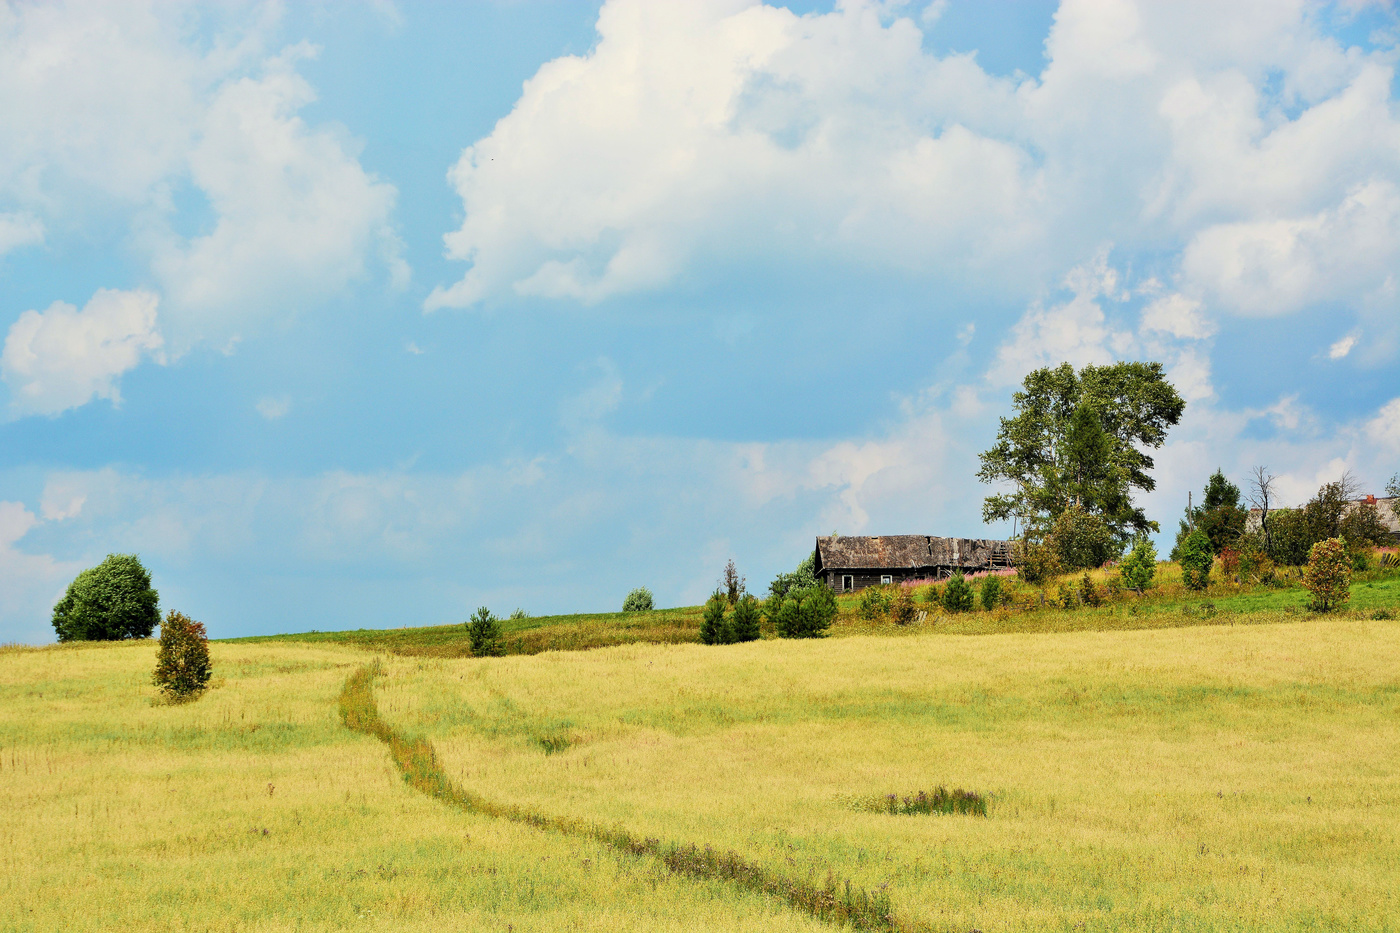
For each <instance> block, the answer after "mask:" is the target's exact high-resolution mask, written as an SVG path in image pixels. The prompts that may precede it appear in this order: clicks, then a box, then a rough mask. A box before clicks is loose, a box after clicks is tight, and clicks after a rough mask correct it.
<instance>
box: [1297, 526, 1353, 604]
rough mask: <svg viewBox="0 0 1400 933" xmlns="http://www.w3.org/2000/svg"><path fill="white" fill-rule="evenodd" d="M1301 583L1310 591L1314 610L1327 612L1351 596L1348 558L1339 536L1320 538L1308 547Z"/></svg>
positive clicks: (1349, 560)
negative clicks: (1320, 539) (1306, 562)
mask: <svg viewBox="0 0 1400 933" xmlns="http://www.w3.org/2000/svg"><path fill="white" fill-rule="evenodd" d="M1303 585H1304V586H1306V587H1307V588H1308V591H1309V592H1310V593H1312V596H1313V598H1312V604H1311V605H1310V607H1309V608H1311V609H1312V610H1313V611H1314V612H1330V611H1332V610H1333V609H1336V608H1338V607H1339V606H1341V605H1342V604H1343V603H1345V602H1346V601H1347V600H1348V599H1350V598H1351V559H1350V557H1348V555H1347V546H1346V542H1344V541H1343V540H1342V539H1341V538H1328V539H1327V540H1325V541H1319V542H1317V543H1316V544H1314V545H1313V546H1312V547H1311V548H1310V549H1309V550H1308V566H1307V569H1305V570H1304V571H1303Z"/></svg>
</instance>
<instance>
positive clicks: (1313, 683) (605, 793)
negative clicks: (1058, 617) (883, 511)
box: [380, 618, 1400, 930]
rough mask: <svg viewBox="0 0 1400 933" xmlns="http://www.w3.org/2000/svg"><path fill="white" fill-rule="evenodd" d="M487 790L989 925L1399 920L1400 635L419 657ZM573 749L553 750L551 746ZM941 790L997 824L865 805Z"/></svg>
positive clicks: (472, 776) (418, 683) (419, 680)
mask: <svg viewBox="0 0 1400 933" xmlns="http://www.w3.org/2000/svg"><path fill="white" fill-rule="evenodd" d="M380 704H381V707H382V709H383V710H384V714H385V716H386V717H387V718H388V719H390V720H391V721H393V722H395V723H397V724H398V727H399V728H403V729H408V730H418V731H420V732H421V733H423V734H425V735H427V736H429V737H431V738H432V740H433V741H434V743H435V745H436V747H437V753H438V756H439V759H440V761H441V762H442V764H443V765H444V767H445V768H446V770H447V772H448V774H449V775H450V777H451V778H452V779H453V780H454V781H456V782H457V783H459V784H460V785H461V786H463V787H465V788H468V789H471V790H481V791H483V792H489V793H490V794H491V795H492V796H493V798H495V799H499V800H501V801H502V802H505V803H507V804H514V805H519V806H522V807H526V808H529V809H531V810H535V811H539V812H542V813H547V814H555V815H570V816H574V817H577V818H580V819H585V820H589V821H593V822H596V823H599V824H602V825H618V826H622V827H624V828H626V829H627V830H628V831H629V832H631V833H633V834H634V835H635V834H640V835H654V836H657V837H661V838H672V839H684V840H689V841H691V842H694V843H696V844H700V845H710V846H713V847H715V848H717V849H720V848H730V847H732V848H734V849H736V850H737V851H738V853H739V855H740V856H742V857H743V858H745V859H747V860H749V861H751V862H753V863H754V864H757V865H760V866H763V867H765V868H767V869H769V870H772V871H781V872H784V873H787V874H789V875H792V876H794V877H799V878H802V877H809V878H815V879H821V878H825V877H827V875H828V874H829V873H830V874H831V875H833V876H834V877H836V878H838V879H845V878H849V879H850V880H851V882H852V883H853V884H854V885H857V886H859V887H863V888H867V889H871V890H880V889H881V888H882V886H888V887H887V888H885V890H888V892H889V894H890V897H891V899H892V902H893V906H894V909H895V911H896V913H897V914H899V915H901V916H905V917H908V918H909V920H910V922H911V923H921V924H927V925H929V926H933V927H936V928H951V929H970V928H974V927H975V928H979V929H983V930H990V929H998V930H1041V929H1101V930H1158V929H1162V930H1166V929H1171V930H1183V929H1186V930H1190V929H1223V928H1229V929H1241V930H1297V929H1310V928H1318V929H1349V930H1384V929H1393V926H1394V920H1395V917H1397V916H1400V895H1397V891H1400V858H1398V857H1397V856H1400V829H1397V827H1400V769H1397V767H1396V765H1395V762H1397V761H1400V625H1397V624H1396V623H1393V622H1375V621H1366V620H1346V619H1336V618H1331V619H1317V620H1309V621H1304V622H1295V623H1292V624H1286V625H1277V624H1249V625H1241V626H1233V627H1230V626H1210V627H1195V628H1177V629H1170V630H1155V631H1139V632H1108V633H1102V632H1096V633H1074V634H1057V635H997V636H983V637H973V638H957V639H945V638H901V639H888V638H867V637H851V638H844V639H830V640H826V641H821V642H806V643H782V642H761V643H755V644H750V645H743V646H735V647H732V648H726V649H720V650H717V649H710V648H704V647H700V646H694V647H692V646H679V647H675V648H664V649H663V648H654V647H628V648H618V649H610V650H606V651H599V652H589V653H586V654H571V655H564V654H559V655H542V656H539V657H536V658H531V659H524V658H505V659H498V660H488V661H484V662H449V661H418V662H416V663H411V662H406V661H396V662H392V663H390V664H389V665H388V668H387V675H386V678H385V681H384V685H383V687H382V690H381V693H380ZM546 735H553V736H560V737H566V738H567V739H568V747H567V750H565V751H563V752H560V753H556V754H552V755H547V754H545V753H544V751H543V750H542V748H541V747H540V742H539V739H540V737H541V736H546ZM936 784H944V785H946V786H949V787H954V786H957V787H963V788H970V789H975V790H977V791H979V792H982V793H985V794H989V795H990V799H991V801H992V802H991V806H990V808H989V815H988V817H987V818H986V819H982V818H970V817H966V816H960V815H950V816H942V815H937V816H929V817H922V818H918V819H911V818H908V817H903V816H897V817H896V816H888V815H879V814H871V813H861V812H853V811H852V809H851V808H850V807H849V806H848V801H849V800H850V799H852V798H853V797H860V796H868V795H871V794H884V793H889V792H890V790H891V789H892V788H909V789H913V788H917V787H928V786H931V785H936Z"/></svg>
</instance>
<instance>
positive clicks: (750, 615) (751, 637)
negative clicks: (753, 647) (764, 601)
mask: <svg viewBox="0 0 1400 933" xmlns="http://www.w3.org/2000/svg"><path fill="white" fill-rule="evenodd" d="M758 617H759V608H758V600H757V599H754V597H753V596H751V595H749V594H747V593H746V594H744V595H743V596H741V597H740V598H739V602H738V604H737V605H736V606H735V607H734V618H733V619H731V620H730V623H729V635H730V638H731V640H732V641H734V642H745V641H758Z"/></svg>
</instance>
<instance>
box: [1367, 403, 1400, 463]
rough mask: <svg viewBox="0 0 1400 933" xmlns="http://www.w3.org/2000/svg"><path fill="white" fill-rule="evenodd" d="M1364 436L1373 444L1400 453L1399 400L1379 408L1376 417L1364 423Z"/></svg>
mask: <svg viewBox="0 0 1400 933" xmlns="http://www.w3.org/2000/svg"><path fill="white" fill-rule="evenodd" d="M1366 436H1367V437H1368V438H1369V439H1370V440H1371V441H1372V442H1373V443H1375V444H1377V445H1379V446H1381V447H1383V448H1385V449H1387V450H1390V451H1394V452H1397V453H1400V398H1393V399H1391V400H1390V401H1388V402H1386V403H1385V404H1384V405H1382V406H1381V409H1380V411H1379V412H1377V413H1376V416H1375V417H1374V418H1372V419H1371V420H1370V421H1368V422H1367V423H1366Z"/></svg>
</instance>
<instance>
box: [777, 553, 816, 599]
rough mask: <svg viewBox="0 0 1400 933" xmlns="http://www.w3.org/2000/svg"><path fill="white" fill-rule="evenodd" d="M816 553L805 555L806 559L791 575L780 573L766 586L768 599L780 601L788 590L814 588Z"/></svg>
mask: <svg viewBox="0 0 1400 933" xmlns="http://www.w3.org/2000/svg"><path fill="white" fill-rule="evenodd" d="M816 570H817V552H816V551H813V552H812V553H811V554H808V555H807V559H806V560H804V561H803V562H802V563H800V564H798V565H797V569H796V570H794V571H793V572H792V573H780V574H778V575H777V576H776V577H774V578H773V582H772V583H770V584H768V596H769V598H770V599H771V598H774V597H776V598H777V599H782V598H783V597H784V596H786V595H787V594H788V592H789V591H790V590H802V589H806V588H807V587H809V586H815V585H816V582H817V577H816Z"/></svg>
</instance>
